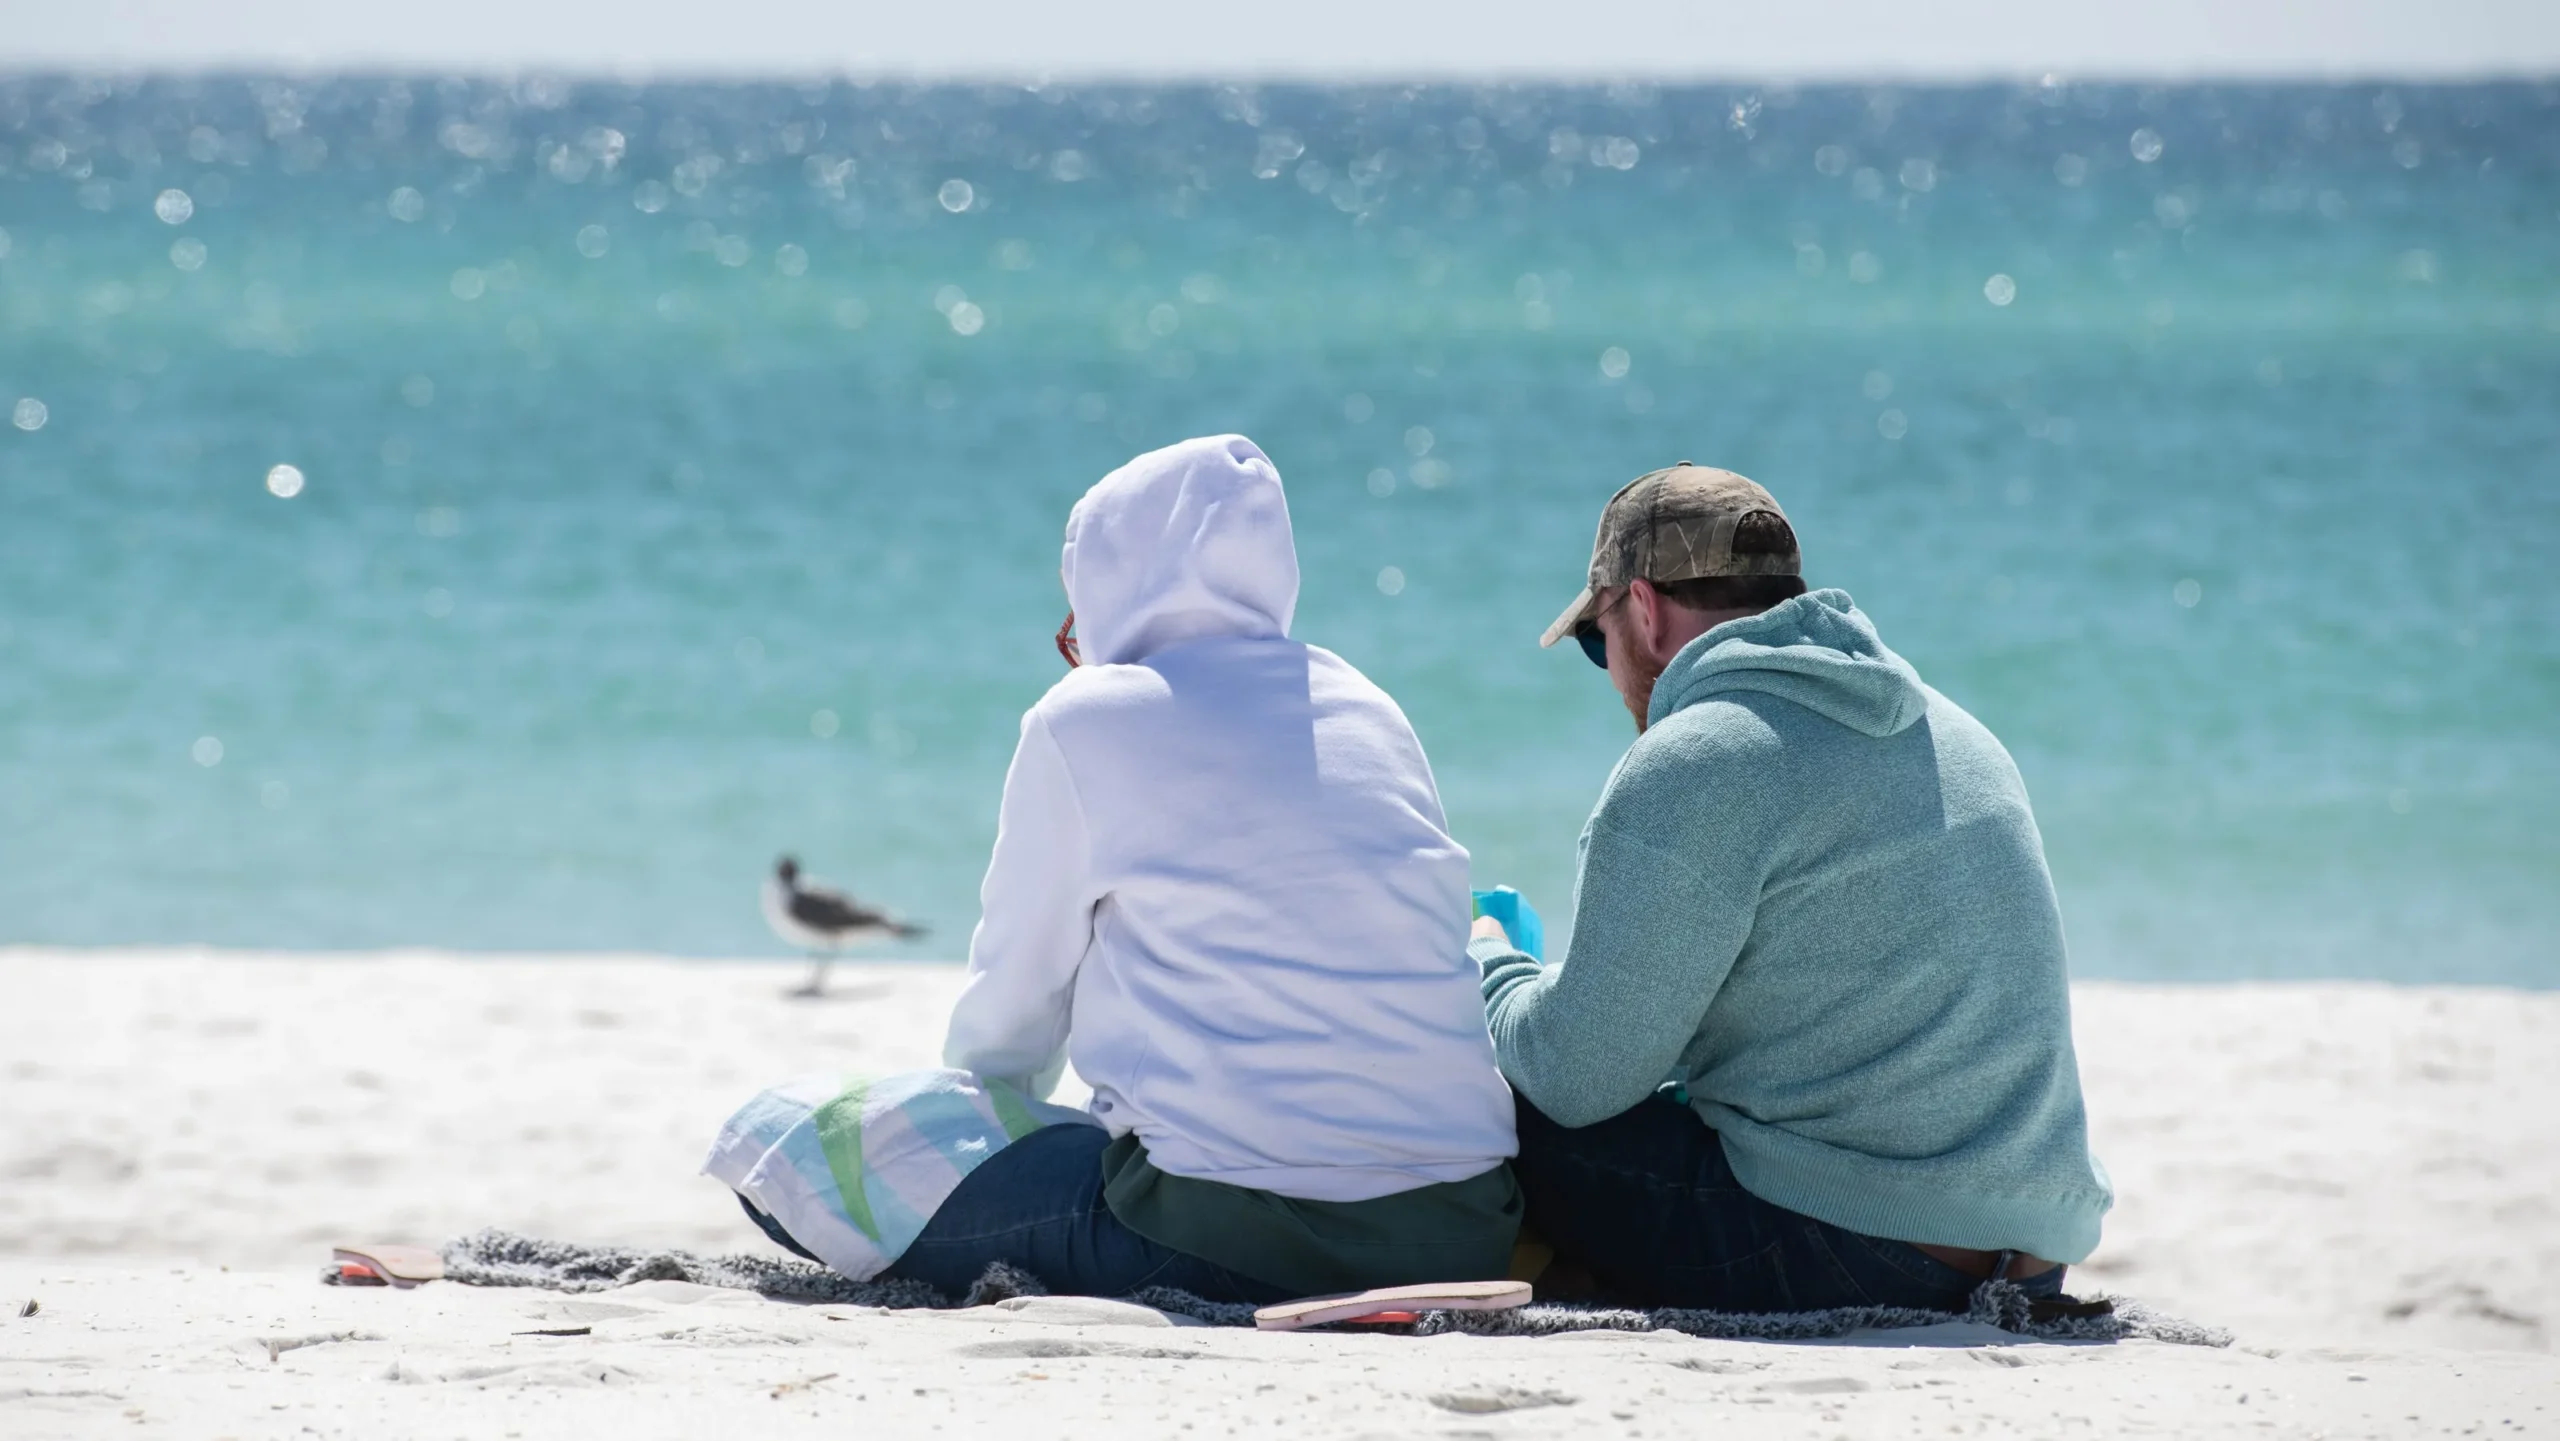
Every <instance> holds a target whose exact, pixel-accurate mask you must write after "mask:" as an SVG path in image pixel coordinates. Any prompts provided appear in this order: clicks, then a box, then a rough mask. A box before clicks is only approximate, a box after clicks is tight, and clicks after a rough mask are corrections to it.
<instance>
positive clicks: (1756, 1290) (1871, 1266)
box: [1469, 462, 2113, 1311]
mask: <svg viewBox="0 0 2560 1441" xmlns="http://www.w3.org/2000/svg"><path fill="white" fill-rule="evenodd" d="M1802 571H1803V558H1802V556H1801V554H1800V553H1799V551H1798V548H1797V543H1796V535H1795V530H1794V528H1793V527H1792V526H1791V525H1789V524H1788V522H1787V518H1786V514H1785V512H1784V511H1782V510H1781V509H1779V506H1778V502H1777V500H1776V499H1775V498H1774V497H1772V496H1771V495H1770V494H1769V492H1767V491H1766V490H1763V489H1762V488H1761V487H1759V486H1758V485H1755V484H1753V483H1752V482H1751V481H1749V480H1746V479H1744V478H1743V477H1741V476H1739V475H1736V474H1734V473H1732V472H1731V471H1725V470H1711V469H1708V468H1705V467H1702V466H1692V465H1689V464H1687V463H1686V462H1683V463H1682V464H1680V465H1676V466H1672V467H1669V468H1667V469H1664V470H1657V471H1654V472H1652V473H1650V474H1648V475H1644V476H1641V477H1638V478H1637V479H1636V480H1635V481H1633V482H1632V483H1630V484H1629V485H1627V486H1626V487H1625V488H1624V489H1622V490H1620V491H1619V492H1618V493H1617V495H1616V496H1614V497H1612V498H1611V499H1610V501H1609V504H1608V506H1607V507H1606V508H1605V509H1603V510H1602V512H1601V516H1600V530H1599V534H1598V536H1597V538H1596V539H1595V540H1594V541H1593V544H1592V549H1591V566H1590V571H1589V577H1588V583H1587V584H1586V585H1585V586H1584V588H1583V590H1582V593H1581V594H1580V595H1577V596H1575V597H1574V599H1573V603H1572V604H1570V605H1568V606H1567V607H1565V611H1564V614H1563V615H1561V616H1559V617H1558V618H1557V619H1556V623H1555V624H1554V625H1552V626H1550V627H1548V628H1547V632H1546V634H1545V635H1544V636H1543V637H1542V638H1541V644H1545V645H1553V644H1554V643H1555V642H1557V641H1559V640H1562V639H1563V638H1565V637H1566V636H1572V637H1573V638H1574V639H1575V640H1577V641H1578V642H1579V643H1580V644H1581V647H1582V649H1583V651H1584V653H1585V654H1587V655H1589V656H1590V658H1591V660H1592V661H1593V663H1594V664H1597V665H1599V666H1601V667H1602V668H1604V669H1606V670H1607V671H1608V673H1609V679H1610V681H1611V683H1612V684H1613V685H1614V686H1615V687H1616V689H1617V691H1618V694H1619V696H1620V697H1621V698H1622V699H1623V700H1624V701H1625V702H1626V704H1627V708H1628V710H1629V711H1630V712H1631V713H1632V714H1633V715H1634V717H1635V721H1636V729H1637V731H1638V732H1639V734H1638V736H1637V738H1636V742H1635V745H1634V746H1633V747H1632V748H1631V749H1630V750H1629V751H1628V752H1627V755H1626V757H1625V758H1624V759H1623V760H1621V761H1620V762H1619V763H1618V767H1617V769H1616V770H1615V771H1614V772H1613V773H1612V774H1611V775H1610V778H1609V783H1608V786H1607V788H1606V789H1605V790H1604V791H1603V792H1602V794H1601V797H1600V804H1599V806H1598V808H1597V809H1596V810H1594V811H1593V812H1592V816H1591V820H1590V823H1589V824H1588V825H1587V826H1586V827H1585V828H1584V831H1583V836H1582V864H1581V874H1580V876H1579V877H1578V878H1577V880H1576V882H1575V915H1574V920H1573V931H1572V936H1571V939H1570V942H1569V944H1568V946H1567V949H1566V951H1565V953H1564V954H1563V956H1562V957H1561V958H1560V959H1558V960H1557V961H1555V962H1554V963H1553V964H1548V965H1543V966H1542V965H1541V964H1540V963H1539V962H1538V961H1536V960H1534V959H1532V958H1531V957H1529V956H1527V955H1525V954H1523V953H1521V952H1520V951H1518V950H1516V949H1514V948H1513V947H1512V946H1511V944H1510V942H1509V938H1508V937H1507V936H1506V935H1505V933H1504V932H1503V930H1502V927H1501V925H1500V923H1499V922H1496V921H1493V920H1489V919H1488V920H1485V921H1480V922H1478V923H1477V926H1476V932H1475V939H1474V941H1473V943H1472V944H1471V946H1470V948H1469V950H1470V954H1472V955H1473V956H1474V957H1475V958H1476V960H1477V962H1478V964H1479V965H1480V966H1481V967H1482V969H1483V973H1484V996H1485V1013H1486V1020H1487V1022H1488V1024H1489V1026H1490V1027H1491V1030H1492V1032H1493V1038H1494V1048H1495V1052H1496V1054H1497V1056H1498V1057H1499V1059H1500V1061H1501V1064H1502V1070H1503V1073H1504V1075H1505V1076H1507V1077H1508V1078H1509V1079H1510V1082H1511V1085H1512V1089H1513V1091H1514V1093H1515V1095H1516V1097H1517V1102H1518V1108H1519V1120H1520V1155H1519V1158H1518V1160H1517V1161H1516V1162H1515V1163H1514V1164H1515V1167H1516V1169H1517V1170H1518V1173H1519V1176H1520V1182H1521V1188H1522V1191H1523V1194H1524V1195H1525V1197H1526V1199H1527V1203H1528V1219H1529V1224H1530V1226H1531V1227H1532V1228H1533V1229H1535V1230H1536V1231H1538V1232H1539V1233H1540V1234H1542V1235H1543V1236H1544V1237H1545V1238H1546V1239H1547V1241H1548V1242H1549V1243H1551V1244H1552V1245H1553V1246H1554V1247H1555V1249H1556V1252H1557V1255H1558V1258H1559V1262H1558V1270H1557V1272H1556V1275H1557V1277H1559V1278H1563V1277H1569V1276H1574V1275H1575V1273H1576V1272H1577V1270H1578V1271H1580V1272H1585V1273H1587V1277H1588V1282H1589V1283H1591V1284H1596V1286H1597V1288H1598V1289H1599V1290H1600V1291H1602V1292H1604V1293H1607V1294H1609V1295H1611V1296H1614V1297H1616V1298H1618V1299H1620V1300H1623V1301H1626V1302H1629V1303H1634V1304H1642V1305H1667V1306H1703V1307H1713V1308H1717V1309H1723V1310H1737V1311H1787V1310H1811V1309H1819V1308H1824V1307H1830V1306H1843V1305H1902V1306H1916V1307H1925V1308H1930V1309H1936V1310H1946V1311H1962V1310H1964V1309H1965V1306H1966V1303H1967V1300H1968V1297H1969V1294H1970V1293H1971V1292H1972V1291H1973V1290H1974V1288H1975V1287H1976V1286H1978V1285H1979V1284H1981V1283H1983V1282H1985V1281H1987V1280H1991V1279H1994V1278H1998V1279H2003V1280H2007V1281H2011V1282H2016V1283H2018V1284H2019V1285H2021V1286H2023V1287H2024V1288H2025V1289H2026V1291H2027V1292H2028V1293H2029V1295H2031V1296H2038V1297H2043V1296H2051V1295H2055V1294H2058V1293H2059V1291H2060V1288H2061V1284H2062V1277H2063V1264H2064V1263H2070V1262H2077V1261H2079V1260H2080V1259H2082V1258H2083V1257H2085V1256H2087V1255H2088V1254H2089V1252H2090V1251H2091V1250H2092V1249H2094V1248H2095V1246H2096V1245H2097V1241H2098V1231H2099V1220H2100V1217H2101V1216H2102V1215H2103V1214H2104V1213H2105V1211H2106V1210H2107V1208H2108V1206H2109V1205H2110V1204H2111V1202H2112V1199H2113V1196H2112V1192H2111V1190H2110V1188H2109V1186H2108V1183H2107V1179H2106V1174H2105V1172H2104V1170H2103V1169H2101V1168H2100V1167H2099V1165H2098V1163H2097V1161H2096V1159H2095V1158H2094V1157H2093V1156H2091V1155H2090V1153H2089V1144H2088V1125H2087V1120H2086V1116H2085V1113H2084V1111H2083V1108H2082V1105H2081V1098H2080V1079H2079V1067H2078V1063H2077V1061H2076V1060H2075V1058H2074V1056H2073V1053H2072V1047H2071V1027H2070V992H2069V986H2068V981H2067V977H2066V975H2065V970H2064V953H2063V941H2062V922H2061V916H2060V913H2059V909H2058V906H2057V904H2056V902H2055V898H2054V893H2053V883H2052V880H2051V878H2050V877H2049V875H2048V874H2047V872H2046V868H2045V860H2044V850H2043V842H2042V840H2041V839H2040V838H2039V837H2038V835H2037V832H2036V827H2035V819H2034V816H2033V814H2032V812H2031V811H2030V810H2029V808H2028V804H2027V795H2026V788H2025V785H2024V783H2023V782H2022V781H2021V780H2020V779H2019V776H2018V771H2017V767H2016V766H2015V765H2014V764H2013V763H2012V762H2011V760H2010V758H2009V754H2008V752H2007V751H2005V750H2004V749H2002V748H2001V745H2000V743H1999V741H1998V740H1996V739H1995V738H1993V736H1992V735H1991V733H1990V732H1989V731H1988V730H1986V729H1984V728H1983V726H1982V724H1981V723H1980V722H1979V721H1976V720H1975V719H1974V718H1973V717H1972V716H1970V715H1968V714H1966V713H1965V711H1964V710H1963V709H1962V708H1961V707H1959V706H1957V705H1956V704H1955V703H1954V702H1952V701H1950V700H1948V699H1947V698H1946V697H1945V696H1942V695H1940V694H1938V693H1937V692H1936V691H1934V690H1932V689H1930V688H1929V687H1928V686H1927V685H1925V684H1923V683H1922V682H1921V680H1920V677H1919V675H1918V674H1917V673H1916V672H1914V671H1913V670H1912V668H1911V666H1910V665H1909V663H1908V662H1906V661H1904V660H1903V659H1902V657H1900V656H1898V655H1896V654H1894V653H1893V652H1892V651H1891V650H1889V649H1887V648H1886V647H1885V645H1884V642H1883V641H1882V640H1880V639H1879V638H1878V637H1877V635H1876V630H1875V627H1874V625H1873V624H1872V623H1871V622H1870V621H1869V620H1868V619H1867V617H1866V615H1865V614H1864V613H1862V612H1861V611H1860V610H1859V609H1858V608H1857V606H1856V604H1855V603H1854V602H1852V601H1851V600H1850V598H1849V596H1848V595H1847V594H1846V593H1844V592H1841V591H1837V590H1815V591H1808V590H1807V589H1806V588H1805V583H1804V580H1803V578H1802Z"/></svg>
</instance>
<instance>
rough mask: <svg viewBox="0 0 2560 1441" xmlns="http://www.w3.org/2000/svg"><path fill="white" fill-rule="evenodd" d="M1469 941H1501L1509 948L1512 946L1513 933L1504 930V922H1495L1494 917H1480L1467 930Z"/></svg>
mask: <svg viewBox="0 0 2560 1441" xmlns="http://www.w3.org/2000/svg"><path fill="white" fill-rule="evenodd" d="M1467 939H1468V940H1470V941H1500V942H1502V943H1503V944H1504V945H1506V946H1507V945H1510V944H1511V933H1510V932H1509V931H1506V930H1504V929H1503V928H1502V922H1500V921H1497V920H1495V919H1494V918H1493V917H1491V916H1478V917H1476V923H1475V924H1474V925H1472V926H1469V927H1468V928H1467Z"/></svg>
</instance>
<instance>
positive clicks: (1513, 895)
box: [1475, 886, 1547, 961]
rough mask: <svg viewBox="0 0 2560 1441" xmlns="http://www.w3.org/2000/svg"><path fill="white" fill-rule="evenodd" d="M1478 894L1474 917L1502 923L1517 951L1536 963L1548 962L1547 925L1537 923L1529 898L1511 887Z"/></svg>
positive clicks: (1536, 912) (1535, 908) (1501, 887)
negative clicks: (1477, 916) (1491, 918)
mask: <svg viewBox="0 0 2560 1441" xmlns="http://www.w3.org/2000/svg"><path fill="white" fill-rule="evenodd" d="M1475 894H1476V906H1475V913H1476V914H1477V915H1479V916H1491V917H1493V918H1494V919H1495V920H1497V921H1500V922H1502V929H1503V932H1504V934H1506V935H1508V936H1510V937H1511V945H1512V948H1513V949H1514V950H1518V951H1521V952H1523V953H1525V954H1526V955H1527V956H1528V957H1529V958H1530V959H1531V960H1534V961H1543V960H1545V959H1546V958H1547V927H1546V923H1545V922H1543V921H1541V920H1539V919H1538V908H1537V907H1535V906H1532V905H1530V904H1529V898H1528V897H1527V896H1524V895H1522V894H1520V893H1519V892H1518V891H1516V890H1513V889H1512V888H1511V887H1509V886H1495V887H1494V888H1493V889H1492V890H1489V891H1478V892H1476V893H1475Z"/></svg>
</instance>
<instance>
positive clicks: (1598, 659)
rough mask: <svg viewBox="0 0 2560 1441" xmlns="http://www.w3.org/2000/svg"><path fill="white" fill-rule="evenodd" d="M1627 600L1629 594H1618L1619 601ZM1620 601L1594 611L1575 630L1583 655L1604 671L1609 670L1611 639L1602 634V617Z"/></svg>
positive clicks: (1574, 634)
mask: <svg viewBox="0 0 2560 1441" xmlns="http://www.w3.org/2000/svg"><path fill="white" fill-rule="evenodd" d="M1626 598H1627V592H1625V591H1623V590H1622V591H1620V592H1618V600H1625V599H1626ZM1618 600H1613V601H1611V602H1609V604H1608V605H1604V606H1602V607H1600V608H1599V609H1598V610H1595V611H1593V612H1592V613H1591V619H1589V620H1586V621H1584V622H1583V623H1582V624H1580V625H1578V626H1575V627H1574V628H1573V638H1574V639H1575V640H1576V641H1577V642H1579V643H1580V644H1581V646H1582V653H1583V654H1584V655H1587V656H1589V657H1591V663H1592V664H1593V665H1596V666H1598V667H1600V668H1601V669H1602V670H1607V669H1608V668H1609V637H1607V636H1606V635H1603V634H1601V632H1600V617H1602V616H1604V615H1607V614H1608V613H1609V611H1610V609H1611V608H1612V607H1614V606H1616V605H1617V603H1618Z"/></svg>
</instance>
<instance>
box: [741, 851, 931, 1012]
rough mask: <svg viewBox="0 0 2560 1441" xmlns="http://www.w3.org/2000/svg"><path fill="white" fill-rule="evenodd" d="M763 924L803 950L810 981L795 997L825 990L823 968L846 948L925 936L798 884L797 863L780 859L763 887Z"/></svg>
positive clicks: (839, 895)
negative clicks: (806, 954) (806, 959)
mask: <svg viewBox="0 0 2560 1441" xmlns="http://www.w3.org/2000/svg"><path fill="white" fill-rule="evenodd" d="M764 919H765V924H766V925H769V926H771V927H773V933H774V934H775V935H777V936H780V937H782V938H783V939H784V940H786V941H788V942H790V943H791V944H793V945H795V946H799V947H801V948H802V949H804V950H806V951H808V953H809V960H810V970H809V981H808V984H806V985H804V986H802V987H801V988H800V989H799V990H797V991H794V992H792V994H793V995H798V996H814V995H817V994H819V993H820V992H821V991H822V990H823V989H825V987H826V983H827V967H828V966H829V965H831V964H833V963H834V961H835V958H836V957H837V956H838V955H839V954H841V953H842V952H843V951H844V950H845V949H846V948H847V947H850V946H865V945H870V944H872V943H873V942H875V941H885V940H892V939H895V940H901V941H911V940H914V939H915V938H916V937H918V936H921V935H923V934H924V933H925V930H924V927H922V926H911V925H908V924H907V923H906V922H904V921H902V920H899V919H898V918H897V917H895V916H892V915H890V914H889V913H887V912H886V911H876V910H873V909H872V908H871V907H869V906H866V905H864V904H862V903H861V902H860V901H857V900H855V899H854V898H853V897H851V896H848V895H846V894H845V893H844V892H842V891H832V890H828V889H827V888H826V887H824V886H809V885H802V884H801V883H800V863H799V862H798V861H795V860H793V859H792V858H791V857H789V856H784V857H783V858H782V859H781V860H779V861H777V862H775V863H774V867H773V876H772V878H771V879H769V880H767V881H766V882H765V883H764Z"/></svg>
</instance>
